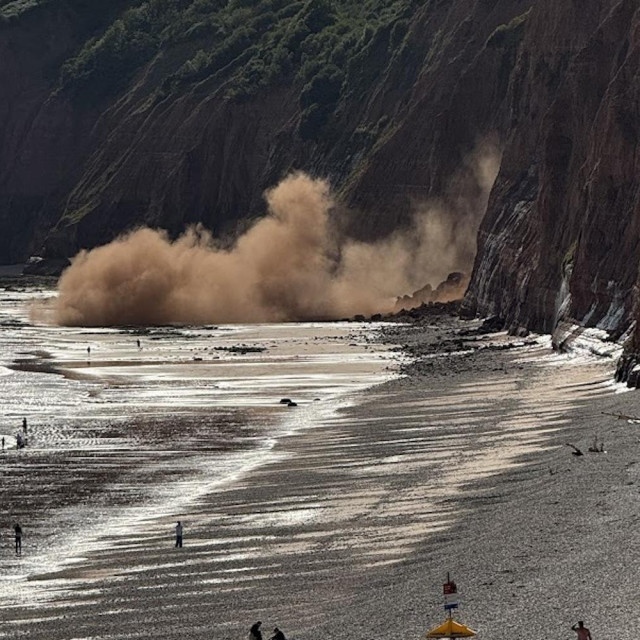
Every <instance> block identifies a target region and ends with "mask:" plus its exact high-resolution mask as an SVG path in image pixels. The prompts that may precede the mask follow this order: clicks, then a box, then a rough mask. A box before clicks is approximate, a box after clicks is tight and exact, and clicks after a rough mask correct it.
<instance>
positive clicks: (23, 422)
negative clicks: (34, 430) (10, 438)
mask: <svg viewBox="0 0 640 640" xmlns="http://www.w3.org/2000/svg"><path fill="white" fill-rule="evenodd" d="M22 430H23V431H24V433H27V419H26V418H22Z"/></svg>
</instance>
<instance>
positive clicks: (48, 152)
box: [0, 0, 640, 334]
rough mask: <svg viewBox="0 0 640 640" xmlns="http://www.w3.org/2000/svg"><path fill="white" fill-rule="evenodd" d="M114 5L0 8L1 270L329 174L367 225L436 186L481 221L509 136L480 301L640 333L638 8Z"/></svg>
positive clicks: (215, 213) (350, 217)
mask: <svg viewBox="0 0 640 640" xmlns="http://www.w3.org/2000/svg"><path fill="white" fill-rule="evenodd" d="M107 4H108V5H109V6H108V7H103V8H101V9H96V8H95V4H94V3H89V2H87V1H86V0H65V1H63V0H60V1H57V2H54V1H53V0H50V1H38V0H32V2H9V3H7V2H4V3H0V51H2V53H3V61H4V63H3V65H2V69H1V70H0V74H1V79H2V82H3V87H4V88H5V91H4V92H3V94H2V96H1V97H0V112H1V113H2V116H3V117H2V119H1V120H0V140H1V141H2V144H1V145H0V154H1V160H2V162H1V165H0V260H1V261H3V262H14V261H20V260H24V259H26V257H28V256H29V255H31V254H33V253H43V254H44V255H45V256H46V257H50V258H51V257H54V258H55V257H58V258H60V257H62V258H64V257H68V256H71V255H73V254H74V253H75V252H76V251H77V250H78V249H80V248H82V247H92V246H95V245H96V244H100V243H104V242H107V241H109V240H111V239H112V238H113V237H114V236H115V235H117V234H118V233H120V232H122V231H123V230H125V229H129V228H131V227H132V226H135V225H139V224H148V225H151V226H160V227H163V228H166V229H168V230H169V232H170V233H172V234H177V233H179V232H180V231H181V230H183V229H184V228H185V226H186V225H188V224H189V223H193V222H202V223H203V224H204V225H205V226H206V227H208V228H210V229H212V230H213V231H214V232H215V233H221V232H222V233H224V232H227V231H233V230H234V229H235V228H236V227H237V226H238V225H242V224H244V222H243V221H244V220H246V219H247V218H251V217H252V216H256V215H260V214H261V213H262V212H263V210H264V204H263V200H262V193H263V191H264V189H265V188H267V187H270V186H273V185H274V184H275V183H276V182H277V181H278V180H279V179H281V178H282V177H283V176H284V175H286V174H287V172H289V171H290V170H291V169H294V168H295V169H303V170H306V171H308V172H310V173H311V174H312V175H317V176H323V177H328V178H329V179H330V180H331V182H332V184H333V185H334V187H335V188H336V189H337V190H338V191H339V193H340V196H341V201H342V203H344V204H345V205H346V207H345V211H341V212H340V215H341V221H342V222H343V228H344V230H345V232H346V233H348V234H349V235H352V236H355V237H358V238H364V239H371V238H378V237H380V236H384V235H385V234H387V233H389V232H390V231H393V230H395V229H397V228H398V227H402V226H403V225H406V224H407V223H408V222H409V220H410V218H411V216H412V213H413V211H414V210H415V208H416V207H417V206H420V205H421V204H422V203H424V202H430V201H433V200H434V199H437V200H438V201H440V202H443V203H444V205H445V208H447V210H449V211H452V212H453V214H452V215H454V216H455V215H461V221H462V222H463V218H464V207H462V209H461V208H460V207H459V206H458V205H459V203H460V201H461V200H462V199H469V198H473V196H474V192H475V191H478V193H479V192H480V191H481V185H480V184H479V183H478V181H477V177H476V176H475V175H474V173H473V171H472V169H471V168H470V165H469V164H468V163H467V162H466V161H465V159H466V158H468V157H469V154H470V153H472V152H473V150H474V149H477V148H478V145H479V144H480V145H481V144H483V143H484V142H486V141H487V140H489V141H491V144H494V145H496V146H498V147H500V148H501V149H502V152H503V153H502V163H501V166H500V171H499V174H498V178H497V180H496V183H495V186H494V188H493V191H492V194H491V198H490V201H489V205H488V208H487V213H486V216H485V219H484V222H483V224H482V226H481V229H480V233H479V237H478V253H477V256H476V260H475V267H474V270H473V275H472V278H471V282H470V286H469V289H468V291H467V295H466V298H465V304H464V307H465V310H466V312H467V313H470V314H474V313H477V314H481V315H497V316H500V317H501V318H503V319H504V320H505V322H506V324H507V325H508V326H514V327H517V326H526V327H529V328H533V329H538V330H543V331H553V329H554V327H555V325H556V323H557V322H558V320H559V319H569V320H575V321H577V322H579V323H582V324H584V325H588V326H590V325H592V326H596V325H597V326H600V327H603V328H606V329H607V330H610V331H613V332H614V334H620V333H622V332H624V331H627V330H628V329H629V328H630V327H631V325H632V323H633V319H634V317H635V313H636V306H637V302H636V298H637V296H636V291H637V289H638V287H637V281H638V275H639V274H638V262H639V258H640V256H638V251H639V247H638V244H639V242H638V240H639V238H640V234H639V231H640V230H639V229H638V228H637V227H638V224H639V222H638V220H639V217H638V200H639V195H638V194H639V189H638V184H639V181H638V170H639V168H640V167H639V166H638V163H639V160H638V153H637V144H638V126H639V124H638V123H639V122H640V119H639V116H640V114H639V113H638V109H639V100H638V87H639V80H638V71H637V70H638V62H639V60H638V56H639V38H640V36H639V33H640V29H639V11H640V9H639V6H638V1H637V0H614V1H606V0H583V1H582V2H576V1H575V0H476V1H474V2H469V1H468V0H449V1H447V2H443V1H442V0H428V1H422V2H419V1H417V0H368V1H367V2H343V3H336V2H331V1H329V0H306V1H301V2H285V1H284V0H255V1H253V0H243V1H239V0H232V1H230V2H227V1H226V0H225V1H222V0H147V1H143V0H121V1H120V2H111V3H107ZM449 204H450V205H452V206H450V207H447V205H449ZM461 211H462V213H460V212H461ZM462 222H461V224H462ZM436 284H437V283H436Z"/></svg>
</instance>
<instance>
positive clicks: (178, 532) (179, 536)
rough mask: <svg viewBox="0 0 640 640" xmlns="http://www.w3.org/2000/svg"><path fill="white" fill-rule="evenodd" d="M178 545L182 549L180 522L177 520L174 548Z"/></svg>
mask: <svg viewBox="0 0 640 640" xmlns="http://www.w3.org/2000/svg"><path fill="white" fill-rule="evenodd" d="M178 547H180V548H181V549H182V523H181V522H180V520H178V524H177V525H176V548H178Z"/></svg>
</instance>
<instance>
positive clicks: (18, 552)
mask: <svg viewBox="0 0 640 640" xmlns="http://www.w3.org/2000/svg"><path fill="white" fill-rule="evenodd" d="M13 532H14V534H15V539H16V555H17V556H19V555H22V527H21V526H20V525H19V524H18V523H17V522H16V523H15V525H14V526H13Z"/></svg>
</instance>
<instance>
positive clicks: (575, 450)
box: [567, 442, 584, 456]
mask: <svg viewBox="0 0 640 640" xmlns="http://www.w3.org/2000/svg"><path fill="white" fill-rule="evenodd" d="M567 447H571V448H572V449H573V451H572V452H571V455H572V456H583V455H584V453H582V451H580V449H578V447H576V446H575V445H574V444H570V443H569V442H567Z"/></svg>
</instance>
